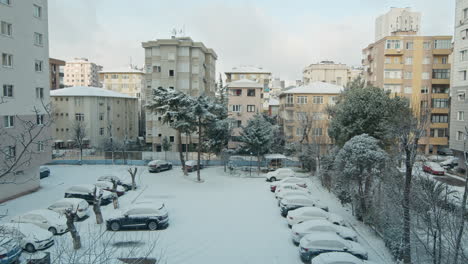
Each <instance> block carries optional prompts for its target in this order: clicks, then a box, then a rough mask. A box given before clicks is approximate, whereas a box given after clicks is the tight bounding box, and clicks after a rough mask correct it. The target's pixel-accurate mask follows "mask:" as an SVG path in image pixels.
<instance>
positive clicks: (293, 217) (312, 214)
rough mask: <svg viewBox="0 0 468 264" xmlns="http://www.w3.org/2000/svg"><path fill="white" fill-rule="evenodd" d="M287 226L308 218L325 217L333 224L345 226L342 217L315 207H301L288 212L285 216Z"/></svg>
mask: <svg viewBox="0 0 468 264" xmlns="http://www.w3.org/2000/svg"><path fill="white" fill-rule="evenodd" d="M286 219H287V221H288V224H289V226H293V225H295V224H299V223H302V222H305V221H308V220H317V219H319V220H320V219H326V220H328V221H329V222H331V223H332V224H334V225H340V226H346V224H345V221H344V219H343V218H342V217H341V216H339V215H337V214H334V213H329V212H326V211H324V210H322V209H320V208H317V207H301V208H298V209H296V210H291V211H289V212H288V215H287V217H286Z"/></svg>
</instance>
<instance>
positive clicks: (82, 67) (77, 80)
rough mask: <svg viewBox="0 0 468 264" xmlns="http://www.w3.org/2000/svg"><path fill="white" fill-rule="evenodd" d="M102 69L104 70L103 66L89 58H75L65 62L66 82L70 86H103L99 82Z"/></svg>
mask: <svg viewBox="0 0 468 264" xmlns="http://www.w3.org/2000/svg"><path fill="white" fill-rule="evenodd" d="M100 71H102V66H99V65H97V64H96V63H94V62H90V61H89V60H88V59H87V58H75V59H73V60H71V61H67V63H66V64H65V70H64V75H65V76H64V84H65V86H68V87H70V86H89V87H102V85H101V83H100V82H99V72H100Z"/></svg>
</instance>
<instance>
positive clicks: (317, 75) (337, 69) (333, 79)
mask: <svg viewBox="0 0 468 264" xmlns="http://www.w3.org/2000/svg"><path fill="white" fill-rule="evenodd" d="M302 75H303V84H304V85H308V84H310V83H314V82H326V83H329V84H335V85H338V86H346V85H347V84H348V82H350V81H352V80H353V78H355V77H357V76H358V75H359V70H358V69H356V68H352V67H348V66H346V64H341V63H335V62H333V61H321V62H319V63H316V64H310V65H309V66H307V67H306V68H304V70H303V71H302Z"/></svg>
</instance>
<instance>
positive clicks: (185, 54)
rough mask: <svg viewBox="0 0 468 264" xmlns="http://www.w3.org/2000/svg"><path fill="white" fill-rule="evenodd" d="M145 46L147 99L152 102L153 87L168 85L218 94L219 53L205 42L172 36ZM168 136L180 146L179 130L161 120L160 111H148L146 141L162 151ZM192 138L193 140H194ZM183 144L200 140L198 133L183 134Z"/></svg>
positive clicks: (183, 90) (173, 146)
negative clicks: (157, 112) (217, 62)
mask: <svg viewBox="0 0 468 264" xmlns="http://www.w3.org/2000/svg"><path fill="white" fill-rule="evenodd" d="M142 46H143V48H144V49H145V71H146V74H145V77H146V86H147V90H146V93H145V94H146V95H147V98H146V101H147V102H148V103H151V101H152V98H151V96H152V95H153V92H152V89H156V88H158V87H164V88H168V89H175V90H178V91H182V92H184V93H186V94H188V95H191V96H198V95H201V94H203V93H204V94H206V95H208V96H215V89H216V60H217V58H218V55H217V54H216V52H215V51H214V50H213V49H210V48H207V47H206V46H205V45H204V44H203V43H202V42H195V41H193V40H192V39H191V38H189V37H172V38H171V39H158V40H155V41H148V42H143V43H142ZM164 137H168V138H169V141H170V142H174V143H175V144H174V143H173V144H172V149H173V151H176V150H177V144H178V142H177V141H176V139H177V135H176V131H175V130H174V129H172V128H170V127H169V126H168V125H166V124H163V123H162V122H161V117H160V116H158V115H157V114H154V113H151V112H149V111H147V112H146V142H147V143H148V144H151V145H152V148H153V151H162V147H161V143H162V140H163V138H164ZM190 141H191V142H192V143H190ZM182 142H183V144H182V148H183V150H185V148H186V145H188V144H192V145H193V144H194V142H198V137H197V136H196V135H191V136H189V137H186V135H182Z"/></svg>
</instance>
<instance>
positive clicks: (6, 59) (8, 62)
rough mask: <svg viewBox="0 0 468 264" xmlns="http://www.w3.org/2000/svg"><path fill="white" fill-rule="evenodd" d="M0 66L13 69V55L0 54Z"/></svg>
mask: <svg viewBox="0 0 468 264" xmlns="http://www.w3.org/2000/svg"><path fill="white" fill-rule="evenodd" d="M2 66H3V67H13V55H12V54H8V53H2Z"/></svg>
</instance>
